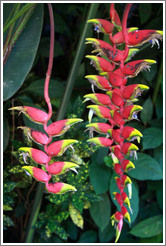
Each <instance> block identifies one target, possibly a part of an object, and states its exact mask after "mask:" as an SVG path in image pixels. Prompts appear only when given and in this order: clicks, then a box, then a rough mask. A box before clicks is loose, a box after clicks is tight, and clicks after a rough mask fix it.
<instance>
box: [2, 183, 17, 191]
mask: <svg viewBox="0 0 166 246" xmlns="http://www.w3.org/2000/svg"><path fill="white" fill-rule="evenodd" d="M16 186H17V183H15V182H13V181H8V182H6V183H4V186H3V192H4V193H9V192H11V191H12V190H14V188H15V187H16Z"/></svg>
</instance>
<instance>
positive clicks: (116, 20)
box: [110, 3, 122, 31]
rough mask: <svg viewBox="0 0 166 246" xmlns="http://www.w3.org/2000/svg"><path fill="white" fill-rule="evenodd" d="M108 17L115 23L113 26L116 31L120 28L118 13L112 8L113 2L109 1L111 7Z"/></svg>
mask: <svg viewBox="0 0 166 246" xmlns="http://www.w3.org/2000/svg"><path fill="white" fill-rule="evenodd" d="M110 18H111V22H112V23H113V24H114V25H115V27H116V28H117V29H118V31H121V30H122V24H121V21H120V18H119V15H118V13H117V11H116V9H115V8H114V4H113V3H111V7H110Z"/></svg>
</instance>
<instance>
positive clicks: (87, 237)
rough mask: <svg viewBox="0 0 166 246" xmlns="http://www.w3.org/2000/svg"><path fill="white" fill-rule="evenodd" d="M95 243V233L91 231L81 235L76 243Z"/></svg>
mask: <svg viewBox="0 0 166 246" xmlns="http://www.w3.org/2000/svg"><path fill="white" fill-rule="evenodd" d="M95 242H97V232H96V231H93V230H88V231H85V232H83V233H82V234H81V236H80V238H79V240H78V243H95Z"/></svg>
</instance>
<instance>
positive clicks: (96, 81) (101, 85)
mask: <svg viewBox="0 0 166 246" xmlns="http://www.w3.org/2000/svg"><path fill="white" fill-rule="evenodd" d="M85 78H86V79H88V80H89V82H90V83H91V85H92V91H93V92H94V85H95V86H96V87H97V88H98V89H100V90H103V91H107V90H112V86H111V85H110V83H109V82H108V80H107V79H106V78H104V77H103V76H99V75H87V76H85ZM94 93H95V92H94Z"/></svg>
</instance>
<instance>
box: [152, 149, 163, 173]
mask: <svg viewBox="0 0 166 246" xmlns="http://www.w3.org/2000/svg"><path fill="white" fill-rule="evenodd" d="M154 159H155V160H156V161H157V162H158V163H159V164H160V167H161V169H162V170H163V145H161V146H159V147H157V148H155V149H154Z"/></svg>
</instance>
